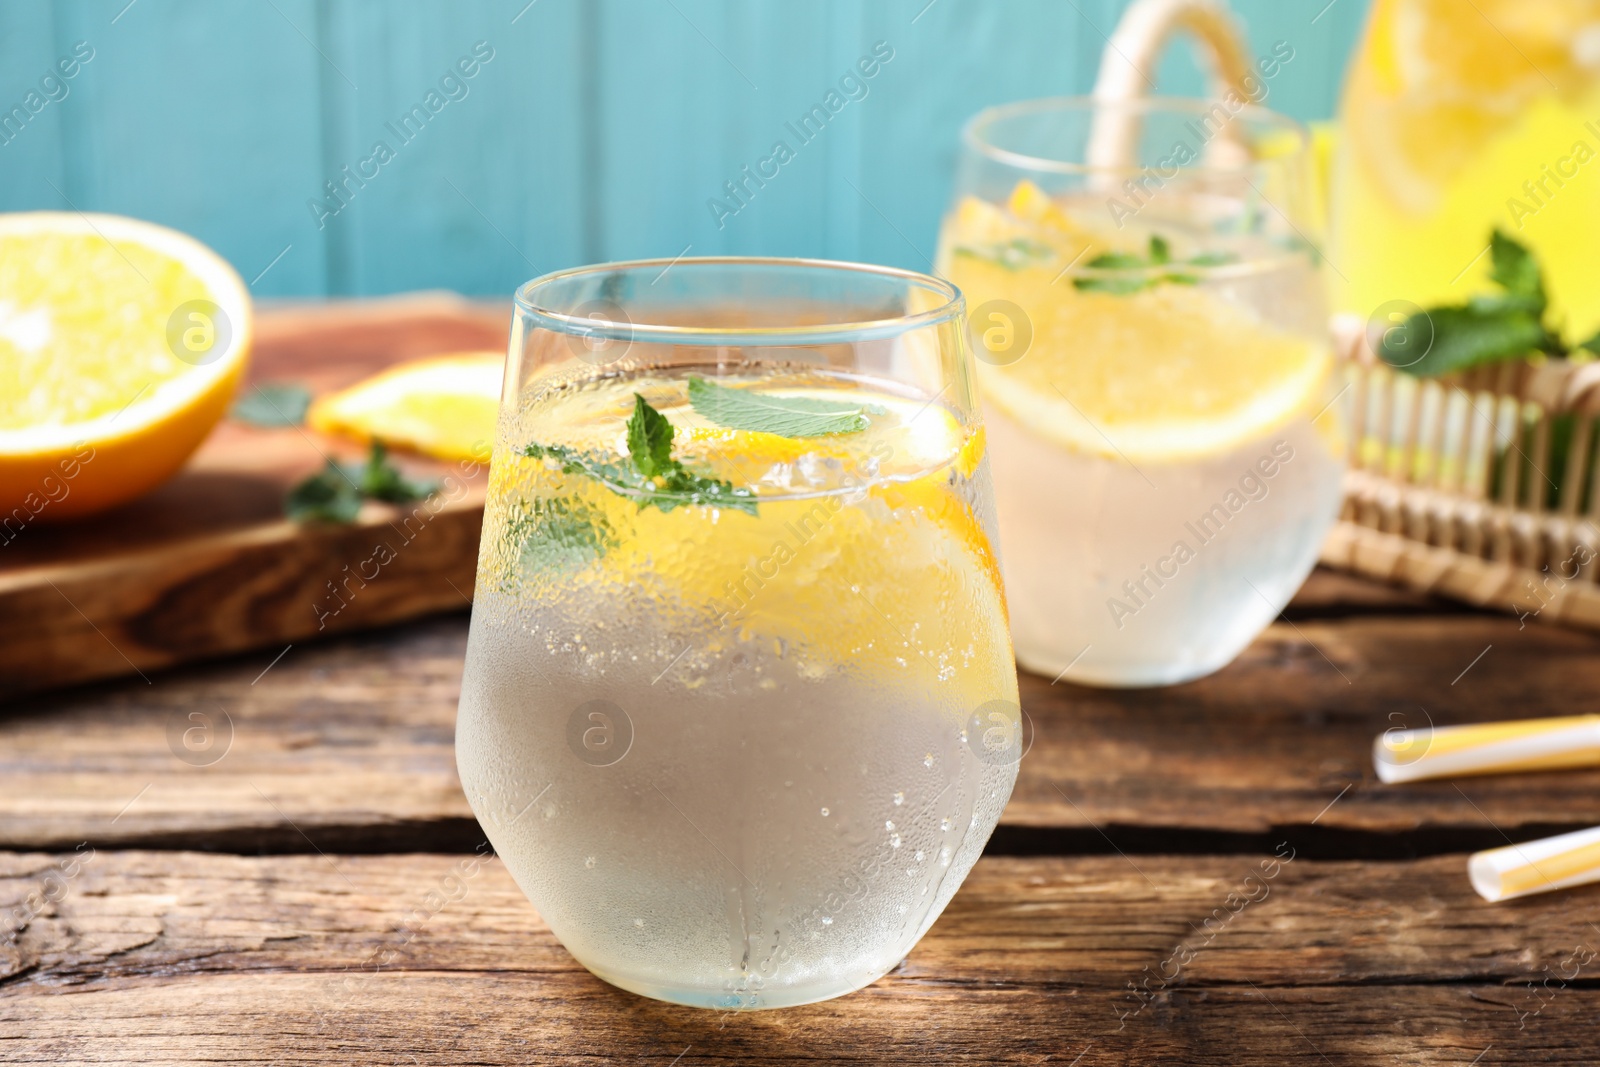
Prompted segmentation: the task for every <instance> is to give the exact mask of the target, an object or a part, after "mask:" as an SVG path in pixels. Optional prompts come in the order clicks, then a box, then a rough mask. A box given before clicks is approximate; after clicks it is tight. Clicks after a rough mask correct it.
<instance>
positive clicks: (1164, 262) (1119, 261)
mask: <svg viewBox="0 0 1600 1067" xmlns="http://www.w3.org/2000/svg"><path fill="white" fill-rule="evenodd" d="M1233 261H1234V257H1233V256H1232V255H1230V254H1229V253H1227V252H1206V253H1202V254H1201V255H1198V256H1191V257H1190V258H1188V259H1178V260H1175V259H1173V258H1172V246H1171V245H1169V244H1168V243H1167V240H1166V238H1164V237H1161V236H1160V235H1158V234H1151V235H1150V244H1149V248H1148V250H1147V251H1146V252H1145V254H1144V255H1140V254H1138V253H1137V252H1102V253H1100V254H1099V255H1098V256H1095V257H1094V258H1093V259H1091V260H1089V262H1087V263H1085V264H1084V266H1085V267H1088V268H1090V269H1091V270H1106V271H1112V270H1122V271H1141V272H1143V273H1139V274H1135V275H1132V276H1127V275H1107V276H1094V275H1091V276H1087V277H1077V278H1073V279H1072V284H1073V286H1074V287H1076V288H1078V289H1080V290H1082V291H1084V292H1090V293H1115V294H1117V295H1119V296H1125V295H1127V294H1129V293H1137V292H1140V291H1142V290H1145V289H1150V288H1154V287H1155V286H1157V285H1163V284H1166V285H1198V284H1199V283H1200V279H1199V278H1198V277H1197V276H1196V275H1194V274H1191V273H1189V272H1187V271H1183V270H1178V269H1173V270H1167V271H1162V270H1157V269H1155V268H1157V267H1166V266H1171V267H1174V268H1178V267H1218V266H1222V265H1223V264H1225V263H1232V262H1233Z"/></svg>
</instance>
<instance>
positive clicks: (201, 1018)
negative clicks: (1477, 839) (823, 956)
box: [0, 846, 1600, 1064]
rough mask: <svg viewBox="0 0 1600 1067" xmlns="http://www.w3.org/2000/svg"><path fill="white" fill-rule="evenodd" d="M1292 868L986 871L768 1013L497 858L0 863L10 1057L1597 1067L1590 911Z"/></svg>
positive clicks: (986, 864)
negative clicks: (7, 939)
mask: <svg viewBox="0 0 1600 1067" xmlns="http://www.w3.org/2000/svg"><path fill="white" fill-rule="evenodd" d="M1280 854H1281V855H1283V856H1284V857H1286V859H1285V860H1284V861H1283V862H1276V863H1274V865H1273V866H1272V867H1270V868H1268V867H1264V866H1263V864H1262V862H1261V861H1260V860H1259V859H1258V858H1256V857H1248V858H1246V857H1204V858H1193V857H1188V858H1175V857H1140V858H1139V859H1138V860H1137V862H1135V861H1134V860H1133V859H1131V858H1124V857H1116V856H1111V857H1075V858H1067V857H1050V858H1026V859H1020V858H996V857H990V858H985V859H984V860H982V861H980V862H979V864H978V866H977V867H976V868H975V869H974V871H973V873H972V875H971V876H970V877H969V879H968V880H967V883H966V884H965V885H964V887H963V888H962V890H961V892H960V893H959V894H957V896H956V898H955V900H954V902H953V903H952V904H951V906H950V907H949V908H948V909H947V911H946V912H945V914H944V915H943V916H942V917H941V918H940V919H939V921H938V922H937V923H936V924H935V925H934V927H933V929H932V930H931V931H930V932H929V934H928V935H927V936H926V937H925V938H924V939H923V940H922V941H921V942H920V943H919V944H918V945H917V946H916V948H915V949H914V950H913V951H912V952H911V954H910V956H909V957H908V958H907V959H906V960H905V961H904V962H903V963H902V964H901V965H900V966H899V967H898V968H897V969H896V970H895V971H894V972H892V973H891V974H890V975H889V976H887V977H885V978H884V979H882V980H880V981H879V982H877V983H876V984H875V985H873V986H871V987H869V988H868V989H867V990H865V991H863V992H861V993H857V994H854V995H852V996H849V997H846V998H843V999H840V1000H835V1001H830V1002H827V1003H824V1004H817V1005H812V1006H809V1007H804V1008H797V1009H790V1010H785V1011H782V1012H774V1013H760V1014H758V1015H753V1016H752V1015H732V1014H720V1013H718V1012H715V1011H712V1012H703V1011H691V1010H686V1009H682V1008H675V1007H672V1006H669V1005H663V1004H657V1003H654V1002H651V1001H647V1000H643V999H641V998H638V997H634V996H632V995H630V994H626V993H622V992H619V991H617V990H614V989H612V988H610V987H608V986H606V985H605V984H604V983H602V982H600V981H599V980H598V979H596V978H594V977H592V976H591V975H589V974H588V973H587V972H586V971H584V970H583V968H582V967H580V966H579V965H578V964H576V963H575V962H574V961H573V960H572V958H571V957H570V956H568V955H567V953H566V952H565V950H563V949H562V948H561V947H560V945H559V943H558V942H557V941H556V940H555V938H554V937H553V936H552V935H551V933H550V931H549V929H548V928H547V927H546V926H545V925H544V923H543V922H542V921H541V920H540V918H539V916H538V915H537V913H535V912H534V910H533V908H532V907H531V906H530V905H529V904H528V903H527V901H526V900H525V898H523V896H522V895H521V893H520V892H519V891H518V890H517V888H516V886H515V885H514V884H513V883H512V881H511V879H510V877H509V875H507V874H506V872H505V870H504V869H503V868H502V867H501V866H500V864H499V862H498V861H497V860H496V859H494V858H493V857H492V856H491V857H488V858H484V859H479V858H477V857H462V856H438V855H426V854H420V855H406V856H342V855H326V856H318V855H305V856H281V857H265V858H263V857H243V856H216V855H206V854H198V853H178V854H171V853H148V852H122V853H115V852H95V853H91V852H89V851H87V850H85V851H80V852H78V853H76V854H74V855H73V856H59V855H57V856H52V855H42V854H0V906H3V907H4V908H5V909H6V913H7V914H13V915H15V914H16V913H17V912H18V910H19V909H21V910H22V911H24V912H25V913H26V914H27V915H28V916H29V919H28V921H27V922H26V924H24V925H22V926H21V928H20V929H18V923H17V922H16V921H15V920H13V921H12V924H11V928H12V929H13V930H16V931H17V932H16V933H15V934H14V935H13V939H12V941H11V943H10V944H9V945H8V946H5V947H4V948H0V1060H6V1061H8V1062H22V1061H25V1060H28V1059H31V1058H34V1057H36V1056H42V1057H46V1058H48V1059H49V1060H50V1061H51V1062H55V1063H78V1062H96V1061H99V1060H100V1059H102V1058H104V1059H110V1060H115V1061H117V1062H123V1063H161V1062H197V1061H201V1060H216V1059H225V1060H228V1061H230V1062H274V1061H277V1060H279V1059H281V1060H283V1061H286V1062H310V1063H322V1062H360V1063H429V1064H431V1063H451V1062H454V1063H459V1062H471V1063H481V1064H501V1063H531V1062H540V1063H547V1062H558V1061H559V1062H578V1061H580V1060H582V1061H584V1062H630V1063H631V1062H645V1063H670V1062H694V1063H703V1062H738V1063H757V1062H761V1063H766V1062H774V1063H802V1062H805V1063H813V1062H817V1061H819V1060H826V1061H830V1062H848V1063H885V1062H908V1063H909V1062H915V1063H952V1062H992V1063H1043V1062H1059V1063H1074V1062H1077V1063H1083V1064H1097V1063H1098V1064H1109V1063H1148V1062H1181V1063H1189V1064H1202V1063H1218V1064H1222V1063H1280V1064H1281V1063H1285V1062H1323V1061H1326V1062H1328V1063H1331V1064H1346V1063H1349V1064H1355V1063H1363V1064H1367V1063H1399V1062H1404V1063H1417V1064H1466V1063H1469V1062H1473V1056H1475V1055H1479V1054H1480V1053H1484V1052H1485V1051H1492V1052H1494V1053H1495V1054H1496V1055H1495V1058H1493V1059H1487V1062H1491V1063H1504V1062H1525V1063H1526V1062H1550V1063H1592V1062H1593V1059H1592V1055H1591V1050H1590V1049H1589V1048H1588V1047H1585V1046H1586V1045H1587V1043H1588V1041H1589V1040H1592V1036H1593V1034H1594V1032H1595V1030H1596V1028H1597V1024H1596V1023H1595V1022H1594V1021H1593V1018H1594V1010H1595V1009H1596V1008H1597V1007H1600V994H1597V991H1596V990H1595V989H1594V987H1593V986H1592V985H1590V984H1587V982H1586V981H1585V979H1586V978H1587V977H1588V976H1587V974H1586V971H1585V969H1586V968H1587V967H1590V966H1593V965H1594V964H1593V961H1594V960H1595V959H1596V958H1597V956H1600V948H1597V947H1596V946H1600V934H1597V932H1596V931H1595V929H1594V928H1593V926H1592V925H1591V924H1590V923H1589V922H1588V921H1587V919H1586V917H1585V916H1584V915H1583V914H1581V911H1580V909H1575V908H1573V907H1572V906H1571V900H1570V899H1562V898H1553V897H1547V898H1543V899H1535V900H1531V901H1525V902H1522V903H1521V904H1519V905H1517V906H1514V907H1501V906H1491V905H1488V904H1485V903H1483V902H1482V901H1480V900H1478V899H1477V898H1476V897H1475V896H1473V895H1472V893H1471V891H1470V890H1469V889H1468V888H1467V886H1466V882H1465V879H1464V878H1463V877H1462V861H1461V859H1460V858H1459V857H1449V858H1436V859H1428V860H1418V861H1411V862H1405V863H1389V864H1371V863H1361V862H1320V863H1319V862H1316V861H1311V860H1307V859H1303V858H1300V857H1298V856H1294V855H1293V853H1292V846H1289V847H1288V848H1287V849H1280ZM63 865H66V866H67V867H68V868H69V869H71V870H72V871H73V873H72V874H71V876H70V877H68V876H66V875H65V874H64V872H63ZM1262 870H1270V871H1271V874H1270V876H1262V875H1261V874H1260V872H1261V871H1262ZM1252 872H1256V874H1257V876H1258V879H1259V881H1258V882H1257V883H1255V884H1254V885H1252V887H1251V888H1250V889H1246V888H1245V886H1246V885H1247V884H1250V883H1248V882H1247V876H1249V875H1250V874H1251V873H1252ZM1241 894H1245V895H1248V896H1250V897H1253V898H1254V899H1253V900H1252V901H1250V902H1248V903H1242V904H1241V903H1238V901H1239V899H1240V895H1241ZM46 898H50V899H48V900H47V899H46ZM1230 900H1232V901H1233V902H1234V903H1232V904H1230V903H1229V901H1230ZM30 901H32V902H34V903H33V904H32V905H30V903H29V902H30ZM1562 974H1564V975H1567V976H1568V977H1566V978H1561V977H1559V975H1562ZM1552 975H1556V976H1557V977H1552ZM419 1011H420V1015H419ZM1402 1051H1403V1054H1400V1053H1402ZM680 1054H681V1055H683V1056H684V1060H682V1061H679V1060H675V1059H674V1057H676V1056H679V1055H680ZM1080 1055H1081V1056H1082V1058H1081V1059H1076V1057H1079V1056H1080Z"/></svg>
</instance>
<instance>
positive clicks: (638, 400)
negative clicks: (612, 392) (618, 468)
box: [628, 393, 673, 478]
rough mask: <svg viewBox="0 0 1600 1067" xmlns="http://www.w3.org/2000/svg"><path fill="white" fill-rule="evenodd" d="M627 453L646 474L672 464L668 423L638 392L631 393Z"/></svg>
mask: <svg viewBox="0 0 1600 1067" xmlns="http://www.w3.org/2000/svg"><path fill="white" fill-rule="evenodd" d="M628 453H629V454H630V455H631V456H632V457H633V465H634V467H635V468H637V469H638V471H639V473H640V474H642V475H644V476H645V477H646V478H654V477H656V476H657V475H661V474H665V473H667V471H668V470H670V469H671V468H672V466H673V459H672V423H671V422H669V421H667V417H666V416H665V415H663V414H661V412H659V411H657V410H656V409H655V408H653V407H651V406H650V405H649V403H647V402H646V401H645V398H644V397H642V396H640V395H639V394H638V393H634V394H633V417H632V418H630V419H629V420H628Z"/></svg>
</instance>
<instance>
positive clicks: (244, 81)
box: [0, 0, 1367, 297]
mask: <svg viewBox="0 0 1600 1067" xmlns="http://www.w3.org/2000/svg"><path fill="white" fill-rule="evenodd" d="M1125 2H1126V0H933V2H932V3H931V4H929V2H928V0H532V2H531V3H530V2H529V0H452V2H445V3H422V2H420V0H407V2H404V3H401V2H399V0H388V2H384V0H133V2H132V3H129V0H56V2H53V3H46V2H37V0H5V2H4V3H3V4H0V112H10V111H11V109H12V108H13V106H20V107H22V108H23V112H22V113H23V114H26V115H27V120H26V122H19V121H18V120H16V119H15V117H13V120H12V123H11V125H10V126H6V127H3V132H0V142H3V143H0V210H4V211H19V210H36V209H56V210H71V209H74V208H75V209H78V210H82V211H109V212H117V213H121V214H127V215H135V216H138V217H141V218H146V219H151V220H154V221H157V222H161V223H165V224H167V225H170V226H174V227H177V228H179V229H183V230H186V231H188V232H190V233H193V234H195V235H196V236H198V237H199V238H200V239H202V240H204V241H206V242H207V243H209V244H210V245H211V246H212V247H214V248H216V249H217V250H218V251H220V252H221V253H222V254H223V255H224V256H226V257H227V258H228V259H229V260H231V261H232V262H233V263H234V265H235V266H236V267H237V268H238V269H239V272H240V273H241V274H242V275H243V276H244V278H245V280H246V281H250V282H252V285H253V289H254V291H255V293H256V294H257V295H258V296H265V297H272V296H308V295H324V294H326V295H353V294H369V293H387V292H396V291H401V290H407V289H420V288H450V289H456V290H459V291H462V292H466V293H472V294H484V295H506V294H509V293H510V292H511V290H512V289H513V288H514V287H515V286H516V285H517V284H519V283H520V282H522V281H523V280H525V279H527V278H529V277H532V276H533V275H536V274H539V273H542V272H545V271H549V270H554V269H556V268H559V267H564V266H570V265H574V264H578V263H585V262H593V261H598V260H605V259H619V258H626V257H636V256H668V257H670V256H676V255H679V254H680V253H683V252H685V251H686V250H687V252H688V254H690V255H705V254H713V253H763V254H779V255H806V256H825V257H830V258H840V259H859V260H869V261H876V262H883V263H892V264H899V265H904V266H911V267H923V268H925V267H926V266H927V265H928V259H929V256H930V255H931V253H932V251H933V242H934V234H935V229H936V227H937V223H938V217H939V214H940V212H941V210H942V209H943V206H944V204H945V201H946V199H947V197H948V196H949V191H950V180H951V174H952V170H953V166H954V158H955V147H956V138H957V130H958V128H959V127H960V125H961V123H962V122H963V120H965V119H966V117H967V116H969V115H970V114H972V112H974V111H976V110H977V109H979V108H981V107H984V106H987V105H989V104H993V103H998V102H1002V101H1007V100H1016V99H1022V98H1026V97H1031V96H1043V95H1061V94H1072V93H1082V92H1086V91H1088V89H1089V88H1090V86H1091V84H1092V82H1093V79H1094V74H1095V70H1096V66H1097V64H1098V61H1099V55H1100V52H1101V49H1102V48H1103V47H1104V45H1105V34H1108V33H1110V32H1111V30H1112V28H1113V27H1114V25H1115V24H1116V19H1117V16H1118V14H1119V12H1120V11H1121V9H1122V8H1123V6H1125ZM1366 3H1367V0H1334V2H1333V3H1332V4H1331V5H1327V6H1325V0H1235V8H1236V10H1238V11H1239V13H1240V14H1241V16H1243V18H1244V20H1245V22H1246V24H1247V26H1248V28H1249V32H1250V36H1251V47H1252V49H1253V50H1255V51H1257V52H1260V51H1265V50H1266V49H1267V48H1269V47H1270V46H1271V44H1272V43H1273V42H1274V41H1278V40H1283V41H1287V42H1289V44H1290V45H1291V46H1292V47H1293V48H1294V49H1295V57H1294V59H1293V60H1292V62H1291V63H1290V64H1289V65H1288V66H1287V67H1285V68H1284V70H1283V72H1282V73H1281V74H1280V75H1279V77H1278V78H1277V79H1276V80H1275V81H1274V82H1273V84H1272V87H1271V92H1272V96H1271V98H1270V99H1269V105H1271V106H1275V107H1277V108H1279V109H1281V110H1285V111H1288V112H1290V113H1291V114H1294V115H1296V116H1299V117H1301V118H1308V119H1309V118H1322V117H1326V116H1328V115H1330V114H1331V113H1332V111H1333V108H1334V104H1335V100H1336V97H1337V92H1338V85H1339V80H1340V77H1341V72H1342V69H1343V65H1344V61H1345V57H1346V55H1347V54H1348V53H1349V50H1350V48H1351V47H1352V44H1353V42H1354V40H1355V38H1356V36H1357V35H1358V33H1359V31H1360V24H1361V21H1362V18H1363V16H1364V14H1365V8H1366ZM880 41H881V42H884V43H885V45H886V47H887V48H892V49H893V59H892V60H890V61H889V62H888V63H886V64H884V65H883V66H882V67H881V69H880V70H879V71H878V73H877V74H876V76H875V77H873V78H872V79H870V80H868V81H866V82H865V86H866V90H867V95H866V96H865V97H864V98H863V99H860V100H852V101H850V102H849V103H848V104H847V105H846V106H845V108H844V109H843V111H841V112H840V113H839V114H838V116H837V117H836V118H834V120H833V121H832V122H830V123H829V124H828V126H827V127H826V129H825V130H824V132H823V133H822V134H821V135H820V136H818V137H816V138H815V139H814V140H813V141H811V142H810V143H809V144H806V145H803V146H800V145H799V144H798V142H797V140H796V139H794V138H792V137H791V136H790V135H789V134H788V133H787V131H786V130H785V128H784V123H785V122H786V121H795V120H797V119H798V118H799V117H800V116H801V115H802V114H803V113H805V112H806V111H807V110H809V109H810V107H811V106H812V105H813V104H816V103H818V102H820V101H821V100H822V99H823V97H824V96H825V94H826V93H827V92H828V91H829V90H830V89H832V88H834V87H835V86H836V85H837V83H838V80H839V78H840V77H841V75H843V74H845V73H846V72H848V71H851V70H852V69H853V68H854V66H855V64H856V62H857V60H858V58H860V57H861V56H864V55H867V54H869V53H870V52H871V51H872V48H873V45H874V43H875V42H880ZM78 42H86V43H87V44H86V47H87V48H92V49H93V58H91V59H89V60H88V61H87V62H83V63H80V64H79V65H78V67H77V68H76V69H75V74H74V76H73V77H71V78H70V79H68V78H61V77H60V70H59V69H58V68H57V61H58V60H59V59H62V58H63V57H66V58H69V59H70V58H71V56H72V52H73V49H74V46H75V45H77V44H78ZM477 42H483V45H482V46H479V48H478V52H479V55H480V56H483V55H487V54H488V51H489V50H490V49H492V58H490V59H488V60H487V62H481V61H479V62H477V63H476V65H474V57H473V49H474V46H475V44H477ZM82 51H83V48H82V47H80V52H82ZM463 59H466V60H467V62H466V63H465V65H464V69H467V70H472V71H474V73H473V75H472V76H471V77H464V76H462V75H461V71H460V70H459V69H457V67H456V65H457V63H458V61H461V60H463ZM67 69H72V68H71V65H70V63H69V65H68V68H67ZM52 75H53V76H54V77H50V76H52ZM41 79H45V81H44V82H43V84H42V85H41ZM1159 82H1160V84H1161V87H1162V89H1163V90H1164V91H1175V92H1193V91H1197V90H1198V89H1199V87H1200V79H1199V76H1198V74H1197V73H1196V71H1195V68H1194V66H1193V63H1192V61H1191V58H1190V56H1189V55H1188V54H1187V52H1186V49H1185V48H1184V47H1179V48H1177V49H1175V50H1174V53H1173V54H1172V55H1171V56H1169V57H1168V58H1167V61H1166V63H1165V66H1164V68H1163V70H1162V72H1161V75H1160V78H1159ZM430 91H432V92H434V93H435V94H436V95H435V97H434V98H433V99H432V100H431V101H430V100H428V98H427V94H428V93H429V92H430ZM30 92H34V93H35V94H36V95H35V96H33V97H31V98H29V96H28V94H29V93H30ZM857 92H858V93H859V90H857ZM430 103H431V104H432V105H434V107H435V108H436V111H430V110H428V105H429V104H430ZM413 105H421V106H422V107H423V112H422V113H423V114H425V115H427V121H426V124H425V125H422V124H421V123H419V122H418V120H416V119H413V120H412V125H411V127H410V128H408V131H406V132H409V131H410V130H415V129H417V128H418V127H419V126H420V132H415V133H413V134H412V136H411V139H410V140H409V141H405V140H402V138H401V137H400V136H398V135H397V134H396V133H395V132H394V129H398V128H399V120H400V119H401V117H402V116H403V115H406V114H407V113H409V111H410V109H411V108H412V106H413ZM31 108H37V112H36V113H34V112H33V111H32V110H30V109H31ZM12 114H13V116H15V114H16V113H15V112H12ZM391 127H393V129H392V128H391ZM780 138H781V139H783V140H785V141H788V142H790V144H791V146H792V147H794V148H795V149H796V152H795V158H794V159H792V160H791V161H789V162H788V163H787V164H785V165H784V166H783V167H782V168H781V170H780V171H779V173H778V175H777V177H775V178H773V179H772V180H770V181H769V182H768V183H767V184H766V186H765V187H764V188H761V189H759V190H757V191H756V194H755V196H754V197H752V198H751V199H750V200H749V203H748V204H747V205H746V206H745V207H743V208H742V209H740V210H739V212H738V213H737V214H736V215H726V214H724V217H723V218H722V219H721V220H720V225H719V220H718V219H717V217H716V214H715V213H714V212H713V211H712V210H711V209H710V208H708V205H707V202H708V201H709V200H711V199H713V198H717V197H724V198H725V194H724V193H723V192H722V188H723V183H724V182H726V181H728V180H730V179H736V178H738V177H740V168H741V166H744V165H747V164H748V165H750V166H752V167H754V165H755V164H756V162H757V161H758V160H760V159H762V158H764V157H766V156H768V155H769V154H770V152H771V147H772V144H773V142H774V141H776V140H778V139H780ZM379 141H382V142H384V143H385V144H386V145H387V146H388V149H389V153H390V157H389V158H387V159H386V160H380V159H378V158H373V157H374V152H373V149H374V145H375V143H376V142H379ZM345 166H349V167H350V168H352V172H354V173H357V175H358V176H359V174H360V173H362V172H363V171H364V172H365V173H366V174H368V175H371V176H370V177H368V178H365V179H362V180H363V181H364V184H360V185H358V184H357V182H356V181H355V180H354V179H346V178H345V177H344V174H345V172H343V171H342V169H341V168H343V167H345ZM330 180H334V181H342V182H343V183H344V184H343V189H342V191H341V195H342V197H343V199H344V203H343V204H342V205H341V204H340V201H339V200H335V199H332V198H329V197H328V194H327V189H326V185H325V183H327V182H329V181H330ZM317 201H320V202H321V203H322V207H321V208H320V209H314V208H313V207H312V206H310V204H311V202H317ZM725 202H726V201H725ZM333 208H338V209H339V210H338V211H337V213H333V211H332V209H333Z"/></svg>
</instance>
